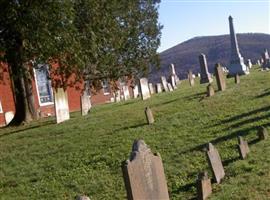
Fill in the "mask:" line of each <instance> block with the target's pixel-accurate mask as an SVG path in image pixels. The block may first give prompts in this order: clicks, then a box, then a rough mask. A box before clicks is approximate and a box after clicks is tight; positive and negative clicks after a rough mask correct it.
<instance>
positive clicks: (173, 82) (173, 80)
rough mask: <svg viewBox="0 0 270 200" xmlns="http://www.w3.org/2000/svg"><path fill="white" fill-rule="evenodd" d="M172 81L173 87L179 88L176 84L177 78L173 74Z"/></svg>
mask: <svg viewBox="0 0 270 200" xmlns="http://www.w3.org/2000/svg"><path fill="white" fill-rule="evenodd" d="M171 83H172V87H173V89H174V90H175V89H177V86H176V80H175V76H174V75H171Z"/></svg>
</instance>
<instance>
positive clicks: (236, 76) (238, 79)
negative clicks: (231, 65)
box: [234, 74, 240, 84]
mask: <svg viewBox="0 0 270 200" xmlns="http://www.w3.org/2000/svg"><path fill="white" fill-rule="evenodd" d="M234 82H235V84H240V76H239V75H238V74H236V75H235V77H234Z"/></svg>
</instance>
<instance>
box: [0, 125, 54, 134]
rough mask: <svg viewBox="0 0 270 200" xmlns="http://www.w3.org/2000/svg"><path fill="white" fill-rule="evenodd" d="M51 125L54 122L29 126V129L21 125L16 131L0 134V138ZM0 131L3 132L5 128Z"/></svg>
mask: <svg viewBox="0 0 270 200" xmlns="http://www.w3.org/2000/svg"><path fill="white" fill-rule="evenodd" d="M52 124H55V122H54V121H46V122H42V124H40V125H35V126H30V127H27V128H24V127H23V125H22V126H21V127H22V128H19V129H17V130H14V131H11V132H9V131H7V132H5V133H3V134H0V138H2V137H6V136H9V135H13V134H16V133H20V132H24V131H28V130H33V129H37V128H40V127H44V126H49V125H52ZM2 130H3V131H4V130H5V128H3V129H2Z"/></svg>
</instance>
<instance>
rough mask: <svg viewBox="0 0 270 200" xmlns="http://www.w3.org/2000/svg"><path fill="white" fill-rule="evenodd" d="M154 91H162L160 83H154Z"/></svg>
mask: <svg viewBox="0 0 270 200" xmlns="http://www.w3.org/2000/svg"><path fill="white" fill-rule="evenodd" d="M156 91H157V93H161V92H162V85H161V83H157V84H156Z"/></svg>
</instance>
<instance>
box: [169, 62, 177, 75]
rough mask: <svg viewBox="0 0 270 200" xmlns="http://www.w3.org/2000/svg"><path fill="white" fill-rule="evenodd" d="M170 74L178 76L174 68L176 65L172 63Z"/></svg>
mask: <svg viewBox="0 0 270 200" xmlns="http://www.w3.org/2000/svg"><path fill="white" fill-rule="evenodd" d="M170 73H171V75H176V73H175V67H174V64H172V63H171V65H170Z"/></svg>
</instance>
